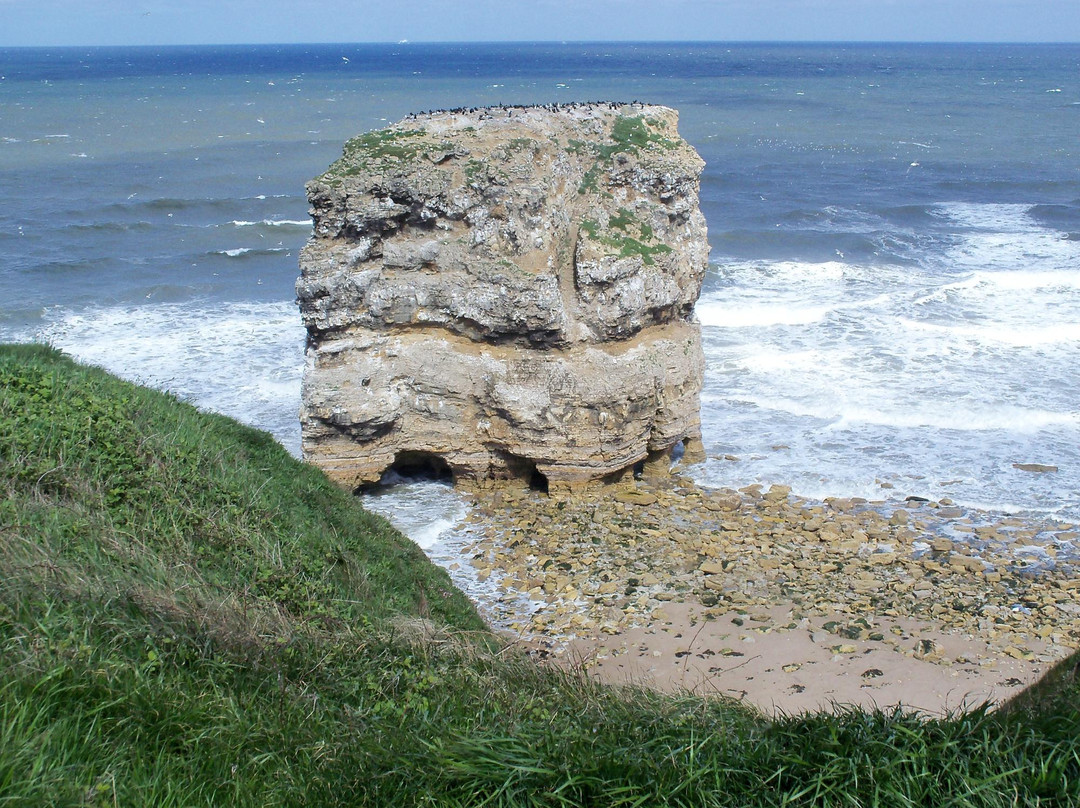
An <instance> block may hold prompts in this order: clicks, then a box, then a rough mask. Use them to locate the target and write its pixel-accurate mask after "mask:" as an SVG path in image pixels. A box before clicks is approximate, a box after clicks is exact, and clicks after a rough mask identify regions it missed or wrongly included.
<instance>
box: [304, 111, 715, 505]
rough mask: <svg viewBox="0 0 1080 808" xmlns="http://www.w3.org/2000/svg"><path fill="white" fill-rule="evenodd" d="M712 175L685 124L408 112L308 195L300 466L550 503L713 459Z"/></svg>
mask: <svg viewBox="0 0 1080 808" xmlns="http://www.w3.org/2000/svg"><path fill="white" fill-rule="evenodd" d="M702 167H703V163H702V161H701V159H700V157H698V155H697V153H696V152H695V151H694V150H693V149H692V148H691V147H690V146H689V145H688V144H687V143H686V142H685V141H683V140H682V139H681V138H680V137H679V135H678V132H677V116H676V113H675V112H674V111H673V110H670V109H666V108H663V107H655V106H643V105H637V104H635V105H616V104H593V105H572V106H568V107H558V108H554V107H552V108H533V107H530V108H522V107H513V108H509V107H508V108H498V109H486V110H474V111H468V112H462V111H457V112H437V113H429V114H425V115H419V116H413V117H410V118H407V119H406V120H404V121H402V122H400V123H398V124H396V125H394V126H391V127H389V128H387V129H383V130H379V131H377V132H370V133H367V134H365V135H361V136H360V137H358V138H355V139H353V140H351V141H349V143H348V144H346V147H345V153H344V156H343V157H342V159H341V160H339V161H338V162H337V163H335V164H334V165H333V166H331V168H330V170H329V171H328V172H327V173H326V174H324V175H323V176H322V177H320V178H318V179H317V180H314V181H313V182H311V183H310V184H309V185H308V195H309V199H310V201H311V206H312V209H311V212H312V217H313V219H314V224H315V227H314V234H313V237H312V239H311V241H310V242H309V244H308V245H307V246H306V247H305V249H304V251H303V253H302V256H301V260H300V268H301V275H300V279H299V280H298V282H297V296H298V299H299V303H300V308H301V312H302V315H303V319H304V323H305V325H306V327H307V330H308V350H307V366H306V369H305V376H304V385H303V404H302V411H301V424H302V436H303V449H304V454H305V457H306V458H308V459H309V460H311V461H313V462H315V463H316V464H318V465H319V466H321V467H322V468H323V469H325V470H326V471H327V473H328V474H330V476H331V477H332V478H333V479H335V480H336V481H338V482H339V483H340V484H342V485H344V486H348V487H355V486H359V485H362V484H364V483H370V482H374V481H376V480H378V479H379V478H380V476H381V475H382V474H383V473H384V472H385V471H386V470H387V469H389V468H394V467H402V466H408V465H412V464H428V465H432V466H434V467H437V468H442V469H445V470H446V471H449V472H450V473H452V474H453V476H454V477H455V479H458V480H469V481H474V482H482V481H486V480H492V479H509V478H521V479H532V480H534V481H535V480H539V481H542V482H546V483H547V484H549V485H551V486H553V487H555V488H573V487H575V486H577V485H578V484H580V483H584V482H587V481H589V480H594V479H598V478H604V477H608V476H611V475H614V474H618V473H619V472H621V471H623V470H625V469H627V468H629V467H632V466H633V465H634V464H635V463H638V462H640V461H642V460H649V459H655V458H657V457H662V456H663V455H664V454H665V453H667V452H668V451H669V450H671V449H672V447H674V446H675V445H676V444H678V443H679V442H681V441H686V442H687V445H688V448H689V449H690V450H692V451H693V450H696V449H697V448H698V443H697V439H698V437H699V433H700V425H699V424H700V421H699V396H700V390H701V378H702V370H703V358H702V350H701V338H700V329H699V327H698V325H697V324H696V323H695V322H694V321H693V306H694V303H695V302H696V300H697V298H698V294H699V293H700V290H701V283H702V280H703V278H704V273H705V268H706V265H707V260H708V244H707V241H706V233H705V222H704V218H703V216H702V214H701V212H700V210H699V208H698V178H699V175H700V172H701V169H702Z"/></svg>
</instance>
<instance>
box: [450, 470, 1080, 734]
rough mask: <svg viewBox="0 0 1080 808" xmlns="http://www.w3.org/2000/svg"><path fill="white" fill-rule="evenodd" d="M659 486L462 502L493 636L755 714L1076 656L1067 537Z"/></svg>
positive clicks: (1018, 674)
mask: <svg viewBox="0 0 1080 808" xmlns="http://www.w3.org/2000/svg"><path fill="white" fill-rule="evenodd" d="M678 472H679V469H678V468H676V469H675V470H674V471H673V473H672V474H671V475H670V476H666V475H657V476H653V477H648V478H646V479H642V480H637V481H633V482H627V483H626V484H623V485H620V486H613V487H607V488H597V489H595V490H589V491H586V492H584V493H580V494H575V495H573V496H557V495H553V496H545V495H543V494H539V493H537V492H531V491H522V490H517V489H509V488H500V489H496V490H492V491H480V492H472V493H471V495H470V496H471V497H472V499H473V507H472V508H471V509H470V514H469V516H468V517H467V519H466V524H467V525H468V527H469V531H470V533H471V538H470V540H468V541H466V542H464V543H463V545H462V546H461V548H460V550H459V558H460V560H459V561H457V562H453V563H451V565H450V566H451V568H452V571H453V568H454V567H457V568H458V569H459V571H461V570H460V567H461V566H470V567H471V568H472V572H473V573H474V574H475V576H476V579H477V581H478V582H479V583H481V584H483V585H485V586H486V587H487V588H488V590H489V591H492V592H494V593H495V594H494V595H493V596H492V597H490V598H485V599H484V600H483V602H481V603H480V604H479V606H480V608H481V610H482V611H483V612H485V614H486V617H487V619H489V621H490V622H491V623H492V624H493V626H494V627H496V628H497V629H499V630H500V631H501V633H503V634H504V635H505V636H507V637H509V638H510V639H511V640H512V641H514V642H515V643H517V644H519V645H521V646H523V647H525V648H526V649H527V650H529V652H530V653H532V654H533V655H534V656H536V657H537V658H539V659H542V660H547V661H548V662H549V663H550V664H557V665H574V666H578V667H581V668H583V669H584V670H586V671H588V673H589V675H591V676H593V677H595V678H597V679H599V680H601V681H604V682H609V683H613V684H625V683H633V684H644V685H646V686H651V687H656V688H658V689H661V690H669V691H670V690H680V689H683V690H687V689H688V690H692V691H694V692H697V693H721V694H723V695H727V696H730V697H734V698H739V699H743V700H745V701H747V702H749V703H751V704H754V705H756V706H758V707H759V708H760V709H762V710H764V711H766V712H778V713H794V712H803V711H806V710H811V709H819V708H828V707H829V706H831V705H856V704H857V705H861V706H878V707H890V706H895V705H897V704H902V705H903V706H905V707H907V708H911V709H919V710H922V711H925V712H927V713H931V714H939V713H941V712H942V711H948V710H953V709H957V708H958V707H960V706H974V705H975V704H979V703H982V702H983V701H991V702H995V703H996V702H1000V701H1003V700H1005V699H1007V698H1008V697H1009V696H1011V695H1014V694H1015V693H1016V692H1018V691H1019V690H1020V689H1021V688H1022V687H1023V686H1026V685H1027V684H1030V683H1031V682H1032V681H1034V680H1035V679H1037V678H1038V676H1039V675H1041V673H1042V672H1044V671H1045V670H1046V669H1048V668H1049V667H1050V666H1051V665H1052V664H1053V663H1054V662H1056V661H1057V660H1059V659H1062V658H1064V657H1065V656H1067V655H1068V654H1069V653H1071V651H1072V650H1074V649H1075V648H1077V647H1080V604H1077V603H1075V602H1074V601H1075V600H1076V599H1077V595H1080V558H1078V550H1080V528H1078V527H1077V526H1076V525H1073V524H1070V523H1062V522H1055V521H1053V520H1033V519H1022V518H1016V517H1008V516H1001V517H999V516H995V515H993V514H989V513H986V512H982V511H977V510H974V509H968V508H961V507H958V506H955V505H954V504H952V503H951V502H949V501H947V500H946V501H943V502H927V501H905V502H903V503H895V502H893V503H888V502H867V501H865V500H861V499H830V500H827V501H825V502H816V501H812V500H806V499H802V498H799V497H794V496H791V493H790V490H789V489H788V488H787V487H786V486H773V487H771V488H769V489H767V490H766V489H764V488H763V486H760V485H750V486H746V487H744V488H742V489H740V490H739V491H733V490H730V489H723V490H711V489H705V488H702V487H700V486H698V485H697V484H696V483H695V482H694V481H692V480H690V479H689V478H687V477H685V476H681V475H680V474H679V473H678Z"/></svg>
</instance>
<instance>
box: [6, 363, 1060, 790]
mask: <svg viewBox="0 0 1080 808" xmlns="http://www.w3.org/2000/svg"><path fill="white" fill-rule="evenodd" d="M0 484H2V485H3V487H4V492H3V493H4V496H3V499H2V504H0V806H69V805H70V806H102V807H104V806H200V805H207V806H209V805H222V806H260V808H262V807H263V806H293V805H296V806H300V805H310V806H353V805H380V806H381V805H385V806H413V805H438V806H481V805H486V806H517V805H537V806H566V805H582V806H586V805H587V806H653V805H683V806H738V807H739V808H742V807H743V806H746V807H748V808H750V807H752V806H821V807H822V808H825V807H826V806H829V807H830V808H831V806H868V807H869V806H928V807H929V806H934V807H935V808H936V807H937V806H957V807H958V806H988V807H989V806H1044V808H1045V807H1050V806H1054V807H1057V806H1062V807H1063V806H1075V805H1077V804H1080V742H1078V740H1077V739H1078V738H1080V715H1078V711H1077V704H1078V703H1080V686H1078V685H1077V682H1076V678H1077V677H1076V675H1075V665H1076V662H1077V661H1078V660H1077V659H1074V660H1073V661H1072V662H1070V663H1067V664H1063V665H1062V666H1061V667H1060V668H1059V669H1058V670H1056V671H1055V672H1054V674H1053V675H1052V676H1051V677H1049V678H1048V679H1047V680H1046V681H1045V682H1044V683H1043V684H1042V685H1041V686H1039V687H1037V688H1035V689H1033V690H1031V691H1029V693H1027V694H1026V695H1025V696H1024V697H1022V698H1021V699H1018V700H1017V701H1015V702H1014V703H1013V704H1012V705H1010V706H1009V708H1008V709H1005V710H1002V711H998V712H989V711H987V710H985V709H980V710H975V711H973V712H970V713H967V714H962V715H957V716H954V717H953V718H950V719H947V720H936V721H928V720H921V719H919V718H917V717H914V716H912V715H908V714H903V713H898V712H874V713H863V712H857V711H849V712H844V711H840V712H834V713H828V714H821V715H815V716H809V717H800V718H794V717H793V718H786V719H782V720H776V721H768V720H765V719H763V718H762V717H760V716H758V715H756V714H755V713H753V712H751V711H749V710H747V709H745V708H742V707H739V706H738V705H734V704H732V703H729V702H725V701H721V700H714V701H705V700H701V699H696V698H691V697H663V696H659V695H656V694H652V693H648V692H644V691H639V690H616V689H610V688H603V687H600V686H598V685H595V684H592V683H590V682H589V681H588V680H587V679H586V678H584V677H582V676H580V675H577V674H573V673H554V672H550V671H544V670H541V669H539V668H538V667H536V666H535V665H533V664H532V663H531V662H530V661H529V660H527V659H524V658H522V657H520V656H518V655H516V654H514V653H512V652H511V651H508V650H506V649H503V648H501V646H499V645H498V644H497V643H496V642H495V641H494V640H493V638H492V637H491V636H490V635H488V634H487V633H486V632H484V631H483V629H482V626H481V623H480V621H479V619H478V618H477V616H476V614H475V612H474V611H473V609H472V607H471V606H470V604H469V603H468V602H467V601H466V600H465V599H464V598H463V596H462V595H461V594H460V593H458V592H457V591H456V590H454V589H453V588H452V587H451V586H450V583H449V581H448V579H447V577H446V576H445V574H444V573H443V572H442V571H441V570H438V569H437V568H435V567H433V566H432V565H431V564H429V563H428V562H427V561H426V559H425V558H424V556H423V554H422V553H421V552H420V551H419V550H418V549H417V548H416V547H415V546H414V545H412V544H411V543H409V542H408V541H407V540H405V539H403V538H402V537H401V536H400V535H399V534H397V533H396V532H395V531H393V530H392V529H391V528H390V527H389V526H388V525H387V524H386V523H385V522H384V521H383V520H381V519H379V518H378V517H375V516H372V515H369V514H367V513H366V512H364V511H363V510H362V509H361V508H360V507H359V506H358V505H357V504H356V502H355V501H354V500H353V499H352V498H351V497H349V496H347V495H345V494H344V493H342V492H340V491H338V490H337V489H335V488H334V487H333V486H331V485H330V484H329V483H328V482H327V480H326V479H325V477H324V476H323V475H322V474H321V473H319V472H318V471H316V470H314V469H312V468H309V467H306V466H304V465H302V464H300V463H298V462H296V461H295V460H293V459H292V458H290V457H289V456H288V454H287V453H286V452H284V451H283V450H282V449H281V448H280V447H279V446H278V445H277V444H275V443H274V442H273V441H272V440H271V439H270V438H269V436H267V435H266V434H265V433H262V432H258V431H256V430H252V429H249V428H246V427H243V426H240V425H238V424H236V423H235V422H233V421H230V420H228V419H226V418H222V417H218V416H214V415H209V414H205V413H200V412H198V411H196V410H195V409H193V408H192V407H190V406H187V405H185V404H182V403H180V402H178V401H176V400H175V399H174V398H172V397H170V396H168V395H165V394H161V393H157V392H153V391H149V390H146V389H143V388H139V387H137V386H134V385H131V384H127V383H124V382H121V381H119V380H117V379H115V378H113V377H111V376H109V375H108V374H106V373H104V372H102V371H98V370H94V369H89V368H84V367H80V366H78V365H76V364H74V363H72V362H71V361H69V360H68V359H66V358H64V357H63V356H61V355H60V354H58V353H56V352H54V351H52V350H50V349H47V348H42V347H32V346H9V347H0Z"/></svg>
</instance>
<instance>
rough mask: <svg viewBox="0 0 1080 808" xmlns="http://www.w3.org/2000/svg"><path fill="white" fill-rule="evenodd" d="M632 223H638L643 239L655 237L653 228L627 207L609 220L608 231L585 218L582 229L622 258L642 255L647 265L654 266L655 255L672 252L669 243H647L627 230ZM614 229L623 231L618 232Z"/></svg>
mask: <svg viewBox="0 0 1080 808" xmlns="http://www.w3.org/2000/svg"><path fill="white" fill-rule="evenodd" d="M631 224H637V225H638V228H639V233H640V234H641V237H642V238H643V239H646V240H652V239H653V238H654V235H653V230H652V228H651V227H649V226H648V225H647V224H643V223H641V222H638V221H637V220H636V219H635V218H634V216H633V213H631V212H630V211H628V210H627V209H626V208H620V209H619V212H618V214H617V215H616V216H613V217H611V218H610V219H609V220H608V229H607V230H606V231H604V230H602V229H601V227H600V224H599V223H598V222H596V221H594V220H592V219H585V220H583V221H582V222H581V229H582V230H583V231H585V233H586V234H587V235H588V236H589V238H590V239H592V240H593V241H595V242H597V243H598V244H603V245H604V246H605V247H610V248H611V249H612V250H615V252H616V254H617V255H618V256H619V257H620V258H630V257H632V256H635V255H637V256H640V257H641V260H642V261H643V262H644V263H645V264H646V266H652V265H653V264H655V263H656V259H655V257H654V256H657V255H662V254H664V253H669V252H671V247H669V246H668V245H667V244H656V243H654V244H646V243H645V242H644V241H641V240H639V239H636V238H634V237H633V236H631V235H630V234H629V233H627V232H626V231H627V230H628V229H629V228H630V225H631ZM613 230H620V231H622V232H618V233H616V232H613Z"/></svg>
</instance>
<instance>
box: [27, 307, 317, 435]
mask: <svg viewBox="0 0 1080 808" xmlns="http://www.w3.org/2000/svg"><path fill="white" fill-rule="evenodd" d="M304 334H305V332H304V328H303V325H302V324H301V323H300V316H299V313H298V312H297V309H296V306H295V304H293V303H292V302H280V303H221V304H215V305H208V306H198V305H192V304H161V305H147V306H113V307H95V308H91V309H85V310H79V311H75V310H72V309H67V308H55V309H51V310H49V311H48V312H46V317H45V324H44V325H43V326H42V327H41V329H40V330H39V331H38V333H37V334H36V335H35V337H36V338H37V339H38V340H40V341H44V342H49V343H51V344H53V345H55V346H56V347H57V348H60V349H62V350H64V351H66V352H67V353H69V354H71V355H72V356H73V357H74V358H76V359H78V360H79V361H82V362H87V363H90V364H94V365H99V366H101V367H103V368H105V369H106V370H108V371H110V372H112V373H115V374H116V375H118V376H121V377H123V378H126V379H129V380H131V381H136V382H139V383H141V384H147V385H150V386H152V387H157V388H159V389H166V390H170V391H172V392H174V393H176V394H178V395H180V396H181V397H183V398H185V399H188V400H190V401H192V402H193V403H194V404H196V405H198V406H200V407H203V408H206V409H209V410H214V411H216V412H220V413H223V414H225V415H229V416H232V417H234V418H236V419H238V420H240V421H243V422H244V423H247V424H250V425H252V426H255V427H258V428H260V429H265V430H267V431H269V432H271V433H272V434H273V435H274V437H275V438H277V440H278V441H280V442H281V443H282V444H283V445H285V447H286V448H288V449H289V450H290V451H291V452H293V454H296V455H299V450H300V426H299V421H298V419H297V415H296V413H297V412H298V410H299V406H300V379H301V376H302V373H303V365H304V360H303V350H304V347H303V346H304Z"/></svg>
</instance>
